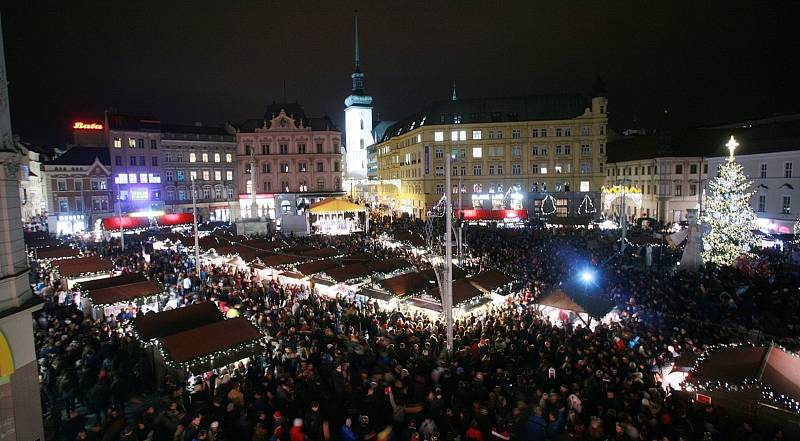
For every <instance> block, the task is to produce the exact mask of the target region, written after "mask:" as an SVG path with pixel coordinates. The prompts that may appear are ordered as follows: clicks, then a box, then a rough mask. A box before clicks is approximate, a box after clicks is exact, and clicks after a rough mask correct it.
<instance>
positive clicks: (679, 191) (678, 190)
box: [675, 184, 683, 196]
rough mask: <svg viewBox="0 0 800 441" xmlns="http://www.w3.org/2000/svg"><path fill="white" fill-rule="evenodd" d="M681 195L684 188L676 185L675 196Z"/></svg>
mask: <svg viewBox="0 0 800 441" xmlns="http://www.w3.org/2000/svg"><path fill="white" fill-rule="evenodd" d="M681 193H683V187H682V186H681V184H675V196H682V194H681Z"/></svg>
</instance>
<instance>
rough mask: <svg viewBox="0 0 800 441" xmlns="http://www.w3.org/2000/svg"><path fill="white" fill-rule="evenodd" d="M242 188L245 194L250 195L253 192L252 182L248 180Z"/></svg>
mask: <svg viewBox="0 0 800 441" xmlns="http://www.w3.org/2000/svg"><path fill="white" fill-rule="evenodd" d="M244 188H245V190H244V191H245V193H247V194H250V193H252V192H253V181H251V180H250V179H248V180H247V182H245V184H244Z"/></svg>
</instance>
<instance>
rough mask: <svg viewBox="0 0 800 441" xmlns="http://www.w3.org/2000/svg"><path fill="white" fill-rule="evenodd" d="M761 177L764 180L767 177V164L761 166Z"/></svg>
mask: <svg viewBox="0 0 800 441" xmlns="http://www.w3.org/2000/svg"><path fill="white" fill-rule="evenodd" d="M761 177H762V178H766V177H767V164H766V163H762V164H761Z"/></svg>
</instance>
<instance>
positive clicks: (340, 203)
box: [308, 198, 367, 214]
mask: <svg viewBox="0 0 800 441" xmlns="http://www.w3.org/2000/svg"><path fill="white" fill-rule="evenodd" d="M366 210H367V207H365V206H363V205H358V204H354V203H352V202H350V201H346V200H344V199H337V198H327V199H325V200H322V201H319V202H316V203H314V204H311V206H310V207H309V208H308V212H309V213H311V214H322V213H355V212H359V211H366Z"/></svg>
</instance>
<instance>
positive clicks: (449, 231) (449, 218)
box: [439, 150, 461, 354]
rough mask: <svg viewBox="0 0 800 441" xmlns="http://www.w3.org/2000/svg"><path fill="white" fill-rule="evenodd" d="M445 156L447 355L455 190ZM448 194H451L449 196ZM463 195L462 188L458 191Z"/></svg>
mask: <svg viewBox="0 0 800 441" xmlns="http://www.w3.org/2000/svg"><path fill="white" fill-rule="evenodd" d="M451 155H452V150H451V151H450V152H447V155H446V156H445V165H444V169H445V183H444V186H445V217H444V234H445V241H444V286H443V287H441V288H440V290H439V291H441V294H442V307H443V309H444V317H445V326H446V328H447V353H448V354H452V353H453V242H452V239H453V204H452V200H453V194H452V192H453V189H452V187H451V184H450V156H451ZM447 192H450V193H449V194H448V193H447ZM458 192H459V194H461V188H460V187H459V189H458Z"/></svg>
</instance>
